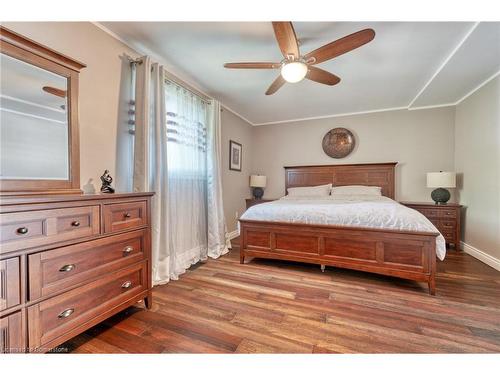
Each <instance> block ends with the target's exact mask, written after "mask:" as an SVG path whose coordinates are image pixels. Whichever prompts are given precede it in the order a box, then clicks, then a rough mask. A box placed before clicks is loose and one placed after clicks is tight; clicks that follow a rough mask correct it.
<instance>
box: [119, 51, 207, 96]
mask: <svg viewBox="0 0 500 375" xmlns="http://www.w3.org/2000/svg"><path fill="white" fill-rule="evenodd" d="M127 58H128V60H129V61H130V64H137V65H141V64H142V61H143V60H142V57H138V58H137V59H133V58H131V57H129V56H127ZM165 80H167V81H169V82H171V83H173V84H175V85H177V86H180V87H182V88H183V89H185V90H187V91H189V92H190V93H192V94H193V95H196V96H197V97H198V98H200V99H201V100H202V101H204V102H205V103H207V104H212V98H211V97H209V96H208V95H206V94H205V93H203V92H201V91H198V90H196V89H195V88H193V87H192V86H191V85H189V84H187V83H186V82H184V81H182V80H181V79H179V78H177V77H175V76H174V75H173V74H172V73H170V72H168V71H166V70H165Z"/></svg>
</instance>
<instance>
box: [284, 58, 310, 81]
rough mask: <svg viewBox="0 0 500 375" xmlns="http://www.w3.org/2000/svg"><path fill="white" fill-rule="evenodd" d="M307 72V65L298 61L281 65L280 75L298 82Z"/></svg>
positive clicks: (287, 79)
mask: <svg viewBox="0 0 500 375" xmlns="http://www.w3.org/2000/svg"><path fill="white" fill-rule="evenodd" d="M306 74H307V65H306V64H304V63H303V62H300V61H294V62H290V63H287V64H284V65H283V66H282V67H281V76H282V77H283V79H284V80H285V81H287V82H290V83H296V82H300V81H302V80H303V79H304V77H305V76H306Z"/></svg>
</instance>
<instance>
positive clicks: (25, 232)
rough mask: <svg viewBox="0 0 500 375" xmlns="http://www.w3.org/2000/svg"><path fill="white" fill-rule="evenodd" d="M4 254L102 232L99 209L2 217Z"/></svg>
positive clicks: (34, 212)
mask: <svg viewBox="0 0 500 375" xmlns="http://www.w3.org/2000/svg"><path fill="white" fill-rule="evenodd" d="M0 229H1V237H0V243H1V248H2V252H3V253H5V252H9V251H14V250H19V249H29V248H31V247H36V246H42V245H49V244H53V243H57V242H61V241H68V240H74V239H79V238H85V237H90V236H93V235H97V234H99V233H100V221H99V206H87V207H68V208H59V209H53V210H40V211H27V212H15V213H3V214H0Z"/></svg>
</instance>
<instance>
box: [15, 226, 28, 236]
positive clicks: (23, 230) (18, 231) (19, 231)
mask: <svg viewBox="0 0 500 375" xmlns="http://www.w3.org/2000/svg"><path fill="white" fill-rule="evenodd" d="M16 232H17V233H19V234H26V233H28V228H26V227H21V228H17V231H16Z"/></svg>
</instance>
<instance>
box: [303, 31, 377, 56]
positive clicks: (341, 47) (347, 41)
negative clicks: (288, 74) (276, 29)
mask: <svg viewBox="0 0 500 375" xmlns="http://www.w3.org/2000/svg"><path fill="white" fill-rule="evenodd" d="M373 38H375V31H373V30H372V29H364V30H361V31H358V32H356V33H354V34H350V35H347V36H345V37H343V38H341V39H337V40H336V41H334V42H331V43H328V44H325V45H324V46H323V47H319V48H318V49H315V50H314V51H312V52H309V53H308V54H307V55H305V56H304V59H305V60H306V61H308V60H309V59H314V60H313V61H311V62H309V64H319V63H321V62H323V61H326V60H330V59H333V58H334V57H337V56H340V55H343V54H344V53H346V52H349V51H352V50H353V49H356V48H358V47H361V46H362V45H363V44H366V43H368V42H370V41H371V40H373Z"/></svg>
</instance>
